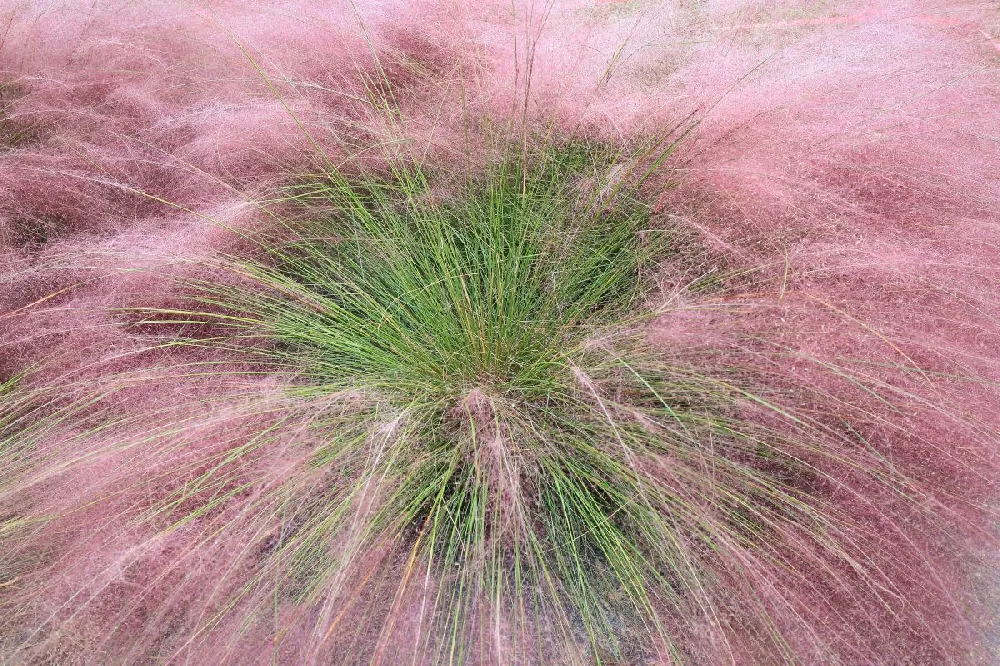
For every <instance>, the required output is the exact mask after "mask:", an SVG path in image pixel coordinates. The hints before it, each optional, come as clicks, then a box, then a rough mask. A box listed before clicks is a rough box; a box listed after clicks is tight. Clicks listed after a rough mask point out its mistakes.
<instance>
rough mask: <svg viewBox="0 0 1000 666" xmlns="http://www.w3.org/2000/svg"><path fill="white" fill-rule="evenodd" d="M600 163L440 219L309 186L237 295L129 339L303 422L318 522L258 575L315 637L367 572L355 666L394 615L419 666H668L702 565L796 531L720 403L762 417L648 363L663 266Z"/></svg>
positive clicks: (347, 186) (203, 298) (430, 206)
mask: <svg viewBox="0 0 1000 666" xmlns="http://www.w3.org/2000/svg"><path fill="white" fill-rule="evenodd" d="M614 158H615V154H614V153H611V152H608V151H606V150H604V149H601V148H594V147H592V146H588V145H586V144H569V145H563V146H560V147H548V148H545V149H541V150H538V151H535V152H532V153H531V154H530V155H522V156H519V157H516V158H513V159H506V160H501V161H500V163H499V164H498V165H497V166H495V167H494V168H493V169H492V170H490V171H489V172H488V173H487V174H486V175H485V176H484V177H483V178H481V179H479V180H478V181H476V182H474V183H471V184H469V185H468V186H467V187H466V188H465V189H464V191H462V192H461V193H459V194H458V195H457V196H452V197H449V198H441V197H434V196H432V195H431V194H430V192H431V189H430V188H429V186H428V183H427V182H426V180H425V178H424V176H423V174H422V173H421V172H420V171H419V170H418V169H412V168H402V167H400V168H399V169H398V170H397V171H396V174H395V180H394V182H393V183H392V184H389V185H387V184H386V183H385V182H384V181H383V182H378V181H374V180H370V179H369V180H365V179H348V178H346V177H345V176H343V175H340V174H337V173H332V174H328V175H326V176H324V177H323V178H322V179H318V180H316V181H314V182H313V183H311V184H307V185H300V186H298V187H297V188H295V190H294V195H293V198H294V199H295V200H296V201H298V202H305V203H307V204H309V206H308V207H309V208H310V209H311V210H316V209H317V207H316V206H315V204H322V205H321V206H320V207H319V209H322V210H323V211H324V213H323V214H322V215H315V214H313V215H312V216H307V221H306V222H303V223H299V224H295V225H288V226H287V227H286V229H285V232H286V233H284V234H283V235H282V237H281V238H280V239H278V240H271V241H267V242H265V243H263V245H262V247H263V248H264V249H265V250H266V253H265V258H264V259H263V260H261V261H252V262H247V261H234V262H233V263H231V264H229V268H230V270H231V271H232V272H233V273H234V274H235V275H236V276H238V279H239V280H238V281H239V284H240V285H242V286H233V283H232V282H229V283H227V284H226V285H225V286H220V284H219V283H212V284H209V283H204V282H203V283H198V284H197V285H195V286H196V289H195V295H194V296H193V300H194V301H195V302H196V303H197V306H196V307H193V308H191V309H190V310H183V311H171V312H169V313H168V312H161V313H160V314H159V315H158V316H157V318H156V319H157V321H158V322H159V323H161V324H167V323H170V324H178V323H184V324H188V323H190V322H194V321H199V322H205V321H211V322H212V323H213V330H214V331H215V332H216V335H215V336H214V337H212V338H211V339H210V340H209V341H207V342H206V340H204V339H203V340H200V341H197V342H195V341H193V340H189V341H188V343H190V344H199V345H205V344H210V345H213V346H223V347H225V348H226V349H228V350H240V353H241V354H246V355H248V356H249V357H253V358H254V362H255V363H257V364H258V366H257V367H259V368H263V369H265V370H266V371H267V372H271V373H274V372H277V373H285V374H287V376H288V377H289V382H290V384H291V385H292V387H293V388H292V389H291V391H292V393H293V394H294V395H296V396H299V397H300V398H303V399H318V400H324V401H326V402H325V404H326V405H327V408H326V409H325V411H324V413H323V415H322V417H321V418H318V419H315V420H314V421H313V424H312V429H313V431H315V432H320V433H321V439H322V441H323V442H324V443H323V444H322V445H320V446H318V447H317V448H316V450H315V451H314V453H313V454H312V456H311V459H310V468H311V470H312V473H315V474H321V475H322V478H323V479H324V481H323V482H322V483H321V484H320V485H321V486H322V487H321V489H320V490H318V491H316V492H318V493H319V496H320V497H321V499H319V500H315V501H314V502H312V503H305V504H303V505H302V506H300V507H299V508H298V509H297V510H296V516H297V518H296V519H295V521H293V522H295V525H296V526H295V528H294V529H287V530H286V529H285V528H282V533H283V537H282V540H281V546H280V549H279V548H277V547H272V548H271V549H270V550H269V551H268V552H271V553H272V554H273V561H272V562H271V563H270V564H269V565H266V566H273V567H274V568H275V569H276V571H275V572H273V573H271V574H268V575H266V576H262V578H264V579H269V580H270V579H275V578H276V579H277V580H279V581H283V583H282V584H283V585H284V586H285V588H286V591H289V590H294V596H295V598H296V599H298V600H299V601H303V600H308V599H310V598H312V599H313V600H315V599H317V598H320V597H322V596H329V595H330V594H331V590H334V589H336V590H338V591H337V592H336V593H334V596H337V595H340V596H337V598H338V599H339V605H340V606H342V607H343V608H344V609H345V610H344V611H343V612H341V613H340V614H339V615H338V616H337V618H336V619H334V620H333V622H332V625H331V626H330V627H329V629H327V630H325V631H326V637H329V636H330V635H331V634H332V633H333V632H334V631H335V627H336V625H337V624H338V623H339V622H340V621H341V619H342V618H343V617H344V614H345V613H348V612H349V611H348V610H347V609H350V608H351V607H352V606H353V605H354V604H355V603H357V600H358V599H359V598H360V597H361V596H363V595H362V592H363V591H364V588H366V587H371V586H372V585H374V583H373V582H372V580H373V576H374V573H373V571H374V570H373V571H370V572H369V574H368V575H366V576H362V575H361V574H356V575H355V576H354V578H352V580H355V579H363V580H362V583H359V584H357V585H355V586H354V587H351V586H350V585H346V586H345V584H344V583H343V581H344V580H345V579H346V578H350V576H349V575H348V574H347V573H345V572H349V571H351V570H353V569H356V568H359V567H360V568H361V569H364V567H365V566H368V565H365V564H363V562H364V561H366V557H367V556H366V555H365V554H366V553H369V554H370V553H371V552H378V551H379V549H383V550H388V551H392V552H396V553H397V554H398V555H397V556H396V558H395V559H394V560H393V561H394V562H396V564H395V565H394V566H393V567H389V568H388V569H386V571H383V574H382V576H381V577H382V578H385V577H386V576H388V577H390V578H392V580H394V581H395V583H394V584H393V585H392V586H391V587H392V589H393V590H394V591H393V592H392V593H391V594H390V595H389V598H391V602H388V601H385V598H386V597H385V595H382V596H381V597H380V598H382V599H383V602H382V604H383V606H385V608H382V612H381V613H379V616H378V621H377V623H376V624H377V626H378V627H379V629H378V631H377V632H376V633H377V634H378V641H377V643H376V644H375V647H373V648H372V649H373V650H375V652H374V654H375V659H376V661H377V660H378V659H380V658H382V655H384V653H385V650H386V646H387V645H392V644H393V641H394V640H395V639H394V638H393V636H394V632H396V630H397V628H398V626H399V625H400V624H401V623H400V617H402V616H404V615H407V614H409V615H412V614H413V613H417V614H418V617H417V619H416V624H417V626H418V627H419V629H418V630H417V636H416V639H415V640H416V643H415V647H414V648H413V649H414V651H415V652H416V653H419V654H421V655H424V657H423V658H424V659H429V663H435V664H438V663H467V662H470V661H472V662H475V661H476V660H477V659H480V658H486V655H493V656H492V657H490V658H491V659H493V660H496V659H502V660H503V662H504V663H519V662H536V661H542V662H545V663H552V662H551V661H546V660H551V659H556V660H557V661H568V662H571V663H572V662H580V663H591V662H593V661H596V662H599V663H615V661H616V660H619V659H627V660H628V662H629V663H633V662H638V661H640V660H641V659H642V658H643V657H642V655H646V656H650V655H652V654H654V653H659V654H660V655H661V656H665V655H670V656H671V658H673V659H680V660H683V658H684V655H685V653H687V652H688V649H687V648H688V646H686V645H685V643H686V642H688V641H687V639H686V638H685V637H684V636H683V635H681V634H679V633H678V631H677V630H676V627H677V621H678V618H682V621H685V622H686V621H691V622H698V621H708V620H709V619H711V615H712V614H713V613H715V610H714V606H715V605H716V603H717V600H716V599H715V598H714V595H715V594H716V592H714V591H712V590H711V589H710V588H711V577H712V576H713V575H714V574H712V572H711V568H712V567H711V566H705V563H706V562H714V561H715V559H716V558H715V557H714V556H713V553H714V554H718V553H719V552H720V551H724V550H726V549H727V548H732V547H738V548H741V549H746V548H750V549H754V548H757V547H761V548H763V547H764V545H765V544H766V542H767V540H768V539H769V538H772V537H773V534H774V532H775V528H776V526H779V525H781V524H787V523H796V524H800V525H801V526H805V525H807V524H811V525H813V526H815V525H816V524H817V523H818V522H822V516H820V515H818V514H817V513H815V512H814V511H813V509H811V508H810V506H809V504H808V502H807V501H806V500H805V499H804V498H803V496H802V494H801V493H800V492H799V490H797V489H796V487H795V486H794V485H793V484H792V482H791V481H790V479H794V478H797V477H798V476H800V475H802V474H804V473H805V470H806V469H807V465H805V464H804V463H803V462H802V460H800V459H798V458H796V457H795V456H794V455H792V454H790V453H789V451H788V450H789V448H790V447H789V446H787V445H786V443H785V442H783V441H780V440H779V439H778V438H776V437H772V435H771V433H768V432H766V431H765V430H764V429H763V428H762V427H758V426H755V425H753V424H752V423H750V422H748V421H746V420H741V419H739V418H738V417H737V412H738V410H737V409H736V405H737V404H738V402H739V401H741V400H742V401H751V402H754V403H755V404H756V405H758V406H761V407H762V408H764V409H767V410H772V411H774V412H775V413H778V414H784V413H783V412H781V410H780V409H779V408H777V407H774V406H772V405H771V404H770V403H769V402H767V400H765V399H764V398H762V397H760V396H758V395H756V394H754V393H752V392H750V391H748V390H747V389H745V388H741V387H740V386H739V385H738V384H737V383H736V382H735V380H732V378H730V379H722V378H719V377H714V376H710V375H709V374H705V373H703V372H700V371H698V370H697V369H696V368H692V367H690V366H689V365H686V364H684V363H681V362H679V361H678V360H677V358H676V357H675V356H673V355H671V354H670V353H668V352H665V351H664V350H663V349H657V348H656V347H654V346H653V345H651V344H650V343H649V341H648V339H647V334H646V328H645V324H646V323H648V321H649V319H650V317H652V316H653V315H654V314H655V308H653V307H651V304H650V301H648V299H647V298H646V297H647V296H655V293H654V291H653V289H652V287H653V283H652V280H651V279H650V276H651V275H652V274H653V273H654V270H655V269H656V268H657V267H658V266H659V265H661V264H663V263H664V262H667V263H669V262H670V260H671V257H673V256H674V255H675V252H676V251H677V250H679V249H683V248H679V247H677V242H678V241H677V240H676V238H675V235H674V234H673V233H672V232H671V231H670V230H669V229H666V228H655V227H654V225H652V224H651V219H650V210H649V208H648V207H647V206H646V205H644V204H643V203H641V202H640V200H639V199H638V198H637V197H636V190H635V187H634V185H635V182H636V180H637V179H636V178H634V177H633V174H632V172H631V171H630V170H629V169H628V168H623V167H616V166H614V162H615V159H614ZM220 331H221V333H220ZM799 423H800V424H802V422H801V421H800V422H799ZM802 425H804V424H802ZM779 529H780V528H779ZM805 533H806V534H807V535H808V534H810V531H809V530H808V529H806V530H805ZM334 544H335V545H334ZM390 559H392V558H390ZM279 561H280V563H279ZM389 569H391V571H390V570H389ZM431 581H433V584H432V583H431ZM414 595H416V597H419V598H420V602H419V604H417V606H418V607H419V610H415V609H414V608H412V607H411V606H413V603H412V602H407V601H406V600H407V599H412V598H413V597H414ZM375 596H378V595H375ZM358 612H361V611H358ZM371 612H378V611H374V610H372V611H371ZM765 615H766V614H765ZM665 618H669V624H670V625H672V626H673V627H674V629H670V628H668V626H667V623H666V620H665ZM746 622H752V621H751V620H746ZM761 622H763V626H765V627H767V625H768V623H769V620H767V618H766V617H764V618H763V619H761ZM405 623H406V624H409V625H412V623H413V618H412V617H410V618H409V619H407V620H406V621H405ZM771 629H773V628H771ZM369 631H371V629H370V628H369ZM484 635H485V636H487V637H488V638H487V639H485V640H484V639H483V636H484ZM553 637H555V638H553ZM775 640H777V641H778V642H779V643H780V642H781V639H780V636H778V637H777V638H775ZM553 645H557V646H558V647H556V648H554V647H553ZM484 646H485V647H484Z"/></svg>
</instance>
